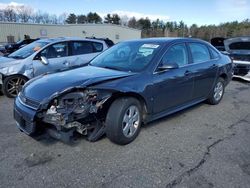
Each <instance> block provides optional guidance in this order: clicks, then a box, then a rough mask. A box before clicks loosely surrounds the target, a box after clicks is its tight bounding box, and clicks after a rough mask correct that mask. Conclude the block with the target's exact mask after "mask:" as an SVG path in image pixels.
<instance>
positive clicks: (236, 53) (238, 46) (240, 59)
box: [224, 37, 250, 81]
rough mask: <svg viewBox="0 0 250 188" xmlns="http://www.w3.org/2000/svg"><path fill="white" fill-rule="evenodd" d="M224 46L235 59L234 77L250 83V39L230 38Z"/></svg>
mask: <svg viewBox="0 0 250 188" xmlns="http://www.w3.org/2000/svg"><path fill="white" fill-rule="evenodd" d="M224 44H225V49H226V51H227V53H228V55H229V56H230V57H231V58H232V59H233V63H234V77H236V78H240V79H243V80H245V81H250V37H236V38H230V39H227V40H225V41H224Z"/></svg>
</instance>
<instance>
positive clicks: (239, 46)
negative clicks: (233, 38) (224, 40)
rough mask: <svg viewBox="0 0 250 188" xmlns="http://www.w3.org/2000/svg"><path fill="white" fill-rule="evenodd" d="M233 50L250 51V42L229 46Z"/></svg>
mask: <svg viewBox="0 0 250 188" xmlns="http://www.w3.org/2000/svg"><path fill="white" fill-rule="evenodd" d="M229 48H230V49H231V50H250V42H235V43H232V44H230V45H229Z"/></svg>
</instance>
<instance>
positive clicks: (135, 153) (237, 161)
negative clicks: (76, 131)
mask: <svg viewBox="0 0 250 188" xmlns="http://www.w3.org/2000/svg"><path fill="white" fill-rule="evenodd" d="M12 106H13V100H11V99H7V98H5V97H3V96H1V97H0V187H4V188H6V187H69V186H70V187H115V188H117V187H192V188H195V187H197V188H202V187H204V188H205V187H208V188H209V187H220V188H221V187H225V188H229V187H244V188H245V187H250V146H249V145H250V85H249V84H246V83H241V82H238V81H232V82H231V83H230V85H229V86H228V87H227V89H226V93H225V96H224V99H223V100H222V102H221V103H220V104H219V105H217V106H210V105H207V104H204V103H202V104H199V105H196V106H195V107H192V108H190V109H188V110H185V111H182V112H179V113H176V114H174V115H171V116H169V117H167V118H164V119H161V120H159V121H155V122H153V123H151V124H149V125H147V126H145V127H144V128H143V129H142V131H141V133H140V135H139V137H138V138H137V139H136V140H135V141H134V142H133V143H131V144H129V145H126V146H118V145H115V144H112V143H111V142H110V141H109V140H108V139H107V138H106V137H105V138H103V139H102V140H100V141H98V142H95V143H89V142H87V141H86V140H84V139H80V140H79V141H78V142H77V143H75V144H74V145H67V144H63V143H61V142H58V141H55V140H53V139H48V138H46V137H42V138H41V139H40V140H38V141H37V140H34V139H32V138H30V137H28V136H26V135H24V134H23V133H21V132H20V131H19V130H18V129H17V128H16V126H15V122H14V120H13V118H12Z"/></svg>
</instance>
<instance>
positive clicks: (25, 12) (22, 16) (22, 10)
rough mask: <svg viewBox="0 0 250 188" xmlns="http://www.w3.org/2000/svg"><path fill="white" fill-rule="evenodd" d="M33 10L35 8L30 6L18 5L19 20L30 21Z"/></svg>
mask: <svg viewBox="0 0 250 188" xmlns="http://www.w3.org/2000/svg"><path fill="white" fill-rule="evenodd" d="M33 12H34V10H33V8H31V7H29V6H24V5H22V6H19V7H17V13H18V16H19V20H20V22H23V23H27V22H29V20H30V18H31V16H32V14H33Z"/></svg>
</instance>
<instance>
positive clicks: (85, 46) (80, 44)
mask: <svg viewBox="0 0 250 188" xmlns="http://www.w3.org/2000/svg"><path fill="white" fill-rule="evenodd" d="M102 50H103V45H102V43H99V42H89V41H75V42H73V43H72V55H82V54H90V53H96V52H101V51H102Z"/></svg>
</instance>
